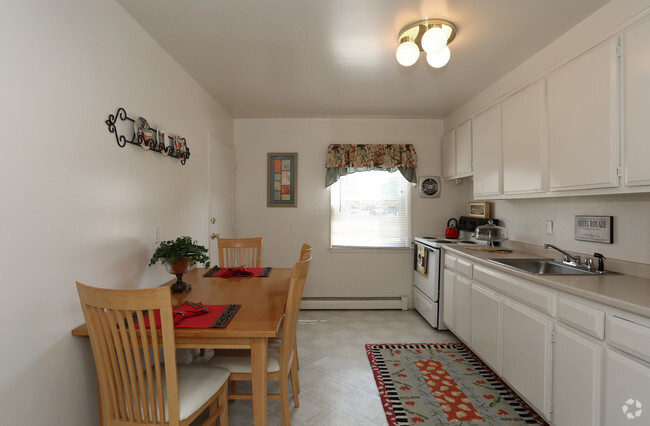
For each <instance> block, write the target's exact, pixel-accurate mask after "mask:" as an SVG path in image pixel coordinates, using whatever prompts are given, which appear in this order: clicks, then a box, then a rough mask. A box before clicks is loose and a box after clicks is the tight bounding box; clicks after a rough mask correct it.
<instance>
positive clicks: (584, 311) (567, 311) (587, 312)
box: [557, 297, 605, 340]
mask: <svg viewBox="0 0 650 426" xmlns="http://www.w3.org/2000/svg"><path fill="white" fill-rule="evenodd" d="M557 317H558V319H559V320H560V321H562V322H564V323H565V324H568V325H570V326H571V327H574V328H577V329H578V330H580V331H584V332H585V333H587V334H589V335H591V336H594V337H596V338H598V339H600V340H603V339H604V338H605V312H603V311H601V310H599V309H595V308H592V307H591V306H587V305H584V304H582V303H578V302H574V301H573V300H569V299H566V298H564V297H558V299H557Z"/></svg>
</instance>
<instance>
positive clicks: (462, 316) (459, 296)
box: [454, 275, 472, 343]
mask: <svg viewBox="0 0 650 426" xmlns="http://www.w3.org/2000/svg"><path fill="white" fill-rule="evenodd" d="M471 285H472V283H471V281H470V280H468V279H466V278H463V277H461V276H459V275H456V276H455V279H454V323H455V324H454V325H455V327H456V330H455V333H456V336H458V338H459V339H460V340H462V341H463V342H465V343H469V318H470V310H469V298H470V288H471Z"/></svg>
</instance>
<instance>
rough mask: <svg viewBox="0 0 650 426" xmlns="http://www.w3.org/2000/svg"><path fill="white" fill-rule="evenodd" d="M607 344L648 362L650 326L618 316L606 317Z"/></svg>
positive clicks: (649, 357)
mask: <svg viewBox="0 0 650 426" xmlns="http://www.w3.org/2000/svg"><path fill="white" fill-rule="evenodd" d="M607 342H608V343H609V344H610V345H612V346H615V347H617V348H619V349H621V350H623V351H625V352H627V353H629V354H631V355H634V356H636V357H639V358H641V359H643V360H645V361H650V324H640V323H638V322H636V321H634V320H631V319H629V318H624V317H622V316H618V315H607Z"/></svg>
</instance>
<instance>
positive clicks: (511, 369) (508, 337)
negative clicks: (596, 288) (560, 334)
mask: <svg viewBox="0 0 650 426" xmlns="http://www.w3.org/2000/svg"><path fill="white" fill-rule="evenodd" d="M552 332H553V322H552V321H551V320H549V319H546V318H544V317H543V316H542V315H541V314H538V313H537V312H535V311H533V310H532V309H530V308H528V307H525V306H523V305H520V304H518V303H515V302H511V301H510V300H506V302H505V305H504V307H503V334H502V341H503V345H502V350H501V371H502V373H503V378H504V379H506V381H507V382H508V383H510V385H512V387H513V388H515V390H516V391H517V393H518V394H520V395H521V396H523V397H524V398H525V399H526V400H527V401H528V402H529V403H531V404H532V405H533V406H534V408H535V409H537V410H538V412H539V413H540V414H542V415H543V416H544V417H545V418H546V419H550V417H551V378H552V365H553V364H552V356H553V355H552V354H553V352H552V344H551V334H552Z"/></svg>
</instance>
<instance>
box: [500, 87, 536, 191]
mask: <svg viewBox="0 0 650 426" xmlns="http://www.w3.org/2000/svg"><path fill="white" fill-rule="evenodd" d="M544 100H545V97H544V81H539V82H537V83H534V84H532V85H530V86H528V87H527V88H525V89H522V90H520V91H519V92H517V93H515V94H514V95H512V96H510V97H509V98H507V99H506V100H504V101H503V103H502V105H501V114H502V129H503V192H504V194H522V193H531V192H542V191H544V189H545V185H544V183H545V172H544V169H545V161H546V160H545V156H544V152H545V148H546V146H545V130H544V126H545V121H544V111H545V108H544Z"/></svg>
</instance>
